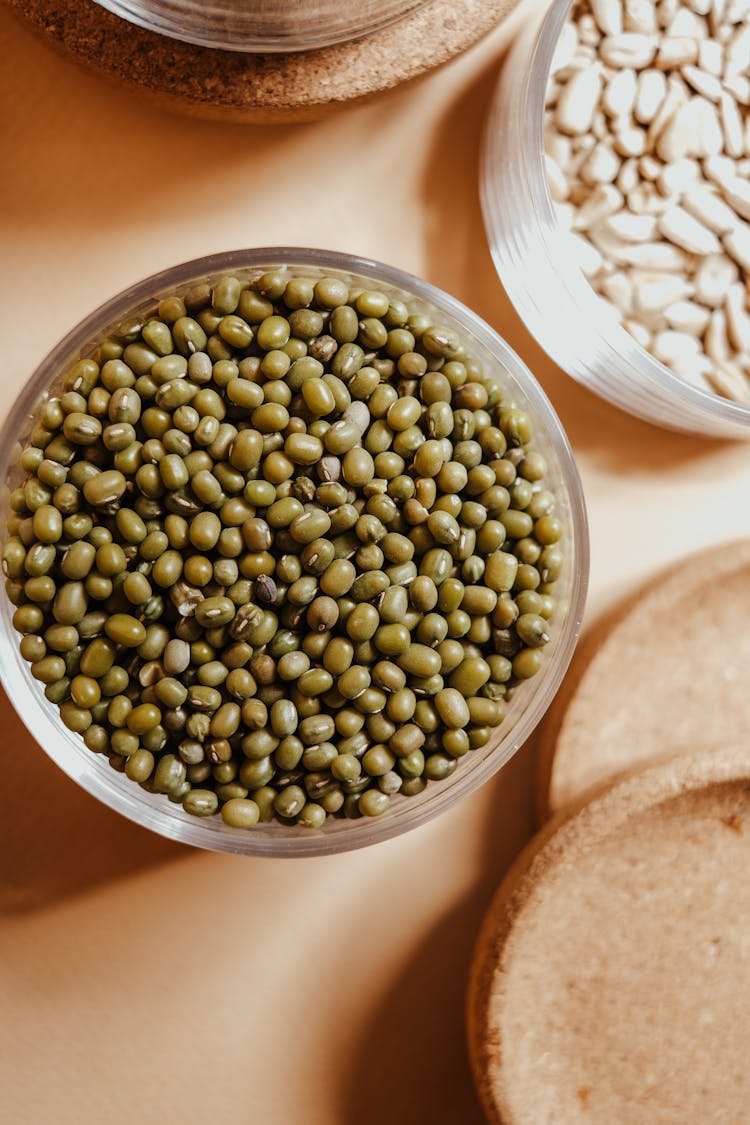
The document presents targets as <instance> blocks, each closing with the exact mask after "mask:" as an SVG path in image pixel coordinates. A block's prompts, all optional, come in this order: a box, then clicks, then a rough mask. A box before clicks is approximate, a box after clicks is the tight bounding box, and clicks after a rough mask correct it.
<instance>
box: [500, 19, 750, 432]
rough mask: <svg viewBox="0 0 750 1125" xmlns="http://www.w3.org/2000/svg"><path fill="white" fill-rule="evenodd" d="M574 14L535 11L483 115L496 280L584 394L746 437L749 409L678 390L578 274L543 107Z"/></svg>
mask: <svg viewBox="0 0 750 1125" xmlns="http://www.w3.org/2000/svg"><path fill="white" fill-rule="evenodd" d="M572 7H573V0H555V2H554V3H553V4H552V6H551V7H550V8H549V9H547V8H546V7H542V6H539V7H535V8H534V9H533V10H532V12H531V14H530V17H529V19H528V21H527V23H526V24H525V26H524V28H523V30H522V31H521V33H520V35H519V36H518V38H517V40H516V41H515V43H514V45H513V47H512V49H511V51H510V53H509V55H508V57H507V58H506V60H505V63H504V66H503V71H502V74H501V76H500V80H499V82H498V86H497V90H496V93H495V96H494V99H493V102H492V106H491V109H490V113H489V117H488V121H487V127H486V133H485V141H484V147H483V155H482V168H481V194H482V207H483V211H484V217H485V224H486V227H487V233H488V238H489V243H490V248H491V251H492V257H493V260H494V262H495V267H496V269H497V272H498V275H499V277H500V279H501V281H502V283H503V285H504V287H505V289H506V291H507V293H508V296H509V297H510V299H511V301H512V302H513V304H514V305H515V307H516V310H517V311H518V313H519V315H520V316H521V318H522V319H523V321H524V323H525V324H526V326H527V327H528V329H529V331H530V332H531V333H532V334H533V335H534V336H535V337H536V339H537V340H538V341H539V343H540V344H541V346H542V347H543V348H544V350H545V351H546V352H547V353H548V355H549V356H550V357H551V358H552V359H553V360H554V361H555V362H556V363H557V364H559V366H560V367H561V368H562V369H563V370H564V371H566V372H567V374H568V375H570V376H572V378H574V379H576V380H577V381H578V382H579V383H581V384H583V386H585V387H588V388H589V389H590V390H592V391H594V392H595V393H596V394H598V395H600V396H601V397H602V398H604V399H606V400H607V401H609V402H611V403H613V404H614V405H616V406H618V407H620V408H621V409H623V410H626V411H628V412H629V413H630V414H633V415H635V416H636V417H639V418H642V419H645V420H647V421H650V422H654V423H656V424H658V425H660V426H664V427H666V428H668V429H674V430H681V431H684V432H687V433H696V434H705V435H710V436H715V437H732V438H745V439H747V438H750V406H747V405H745V404H743V403H741V402H737V401H731V400H730V399H728V398H723V397H721V396H720V395H719V394H716V393H713V392H712V391H710V390H709V389H705V390H704V389H702V387H700V386H698V385H694V384H692V383H689V382H687V381H685V380H684V379H683V378H681V376H679V375H677V374H676V373H675V372H674V371H671V370H670V369H669V368H668V367H667V366H665V365H664V364H663V363H661V362H660V361H659V360H658V359H656V358H655V357H654V356H653V355H652V354H651V353H650V352H648V351H646V350H645V349H644V348H643V347H641V346H640V345H639V344H638V343H637V342H636V340H635V339H634V338H633V336H631V335H630V334H629V333H628V332H627V331H626V330H625V329H624V328H623V327H622V325H621V324H620V322H619V316H618V314H617V311H616V309H615V308H614V306H612V305H609V304H608V302H605V301H604V300H602V299H601V298H600V297H599V296H598V295H597V294H596V293H595V291H594V289H593V288H592V286H591V285H590V284H589V282H588V281H587V279H586V277H585V276H584V274H583V273H582V271H581V268H580V265H579V264H578V263H579V260H580V259H579V257H578V255H577V251H576V249H575V248H574V242H573V239H572V237H571V235H570V233H569V231H567V230H566V229H565V228H564V226H563V225H562V224H561V223H560V222H559V220H558V218H557V216H556V214H555V209H554V205H553V202H552V198H551V195H550V189H549V186H548V180H547V173H546V170H545V162H544V116H545V99H546V92H547V88H548V84H549V80H550V73H551V70H552V67H553V60H554V56H555V50H556V47H557V45H558V41H559V39H560V35H561V32H562V30H563V28H564V27H565V25H566V23H567V21H568V19H569V16H570V13H571V8H572Z"/></svg>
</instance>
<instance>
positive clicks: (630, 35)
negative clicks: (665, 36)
mask: <svg viewBox="0 0 750 1125" xmlns="http://www.w3.org/2000/svg"><path fill="white" fill-rule="evenodd" d="M658 46H659V40H658V39H657V37H656V36H655V35H640V34H638V33H637V32H632V31H624V32H623V33H622V34H621V35H608V36H607V38H606V39H603V40H602V43H601V48H600V51H601V57H602V60H603V61H604V62H605V63H606V64H607V65H608V66H614V67H622V66H632V67H634V68H635V69H636V70H641V69H642V68H643V67H644V66H648V65H649V63H650V62H651V60H652V59H653V57H654V55H655V54H656V51H657V48H658Z"/></svg>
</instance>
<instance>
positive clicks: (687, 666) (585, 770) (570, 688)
mask: <svg viewBox="0 0 750 1125" xmlns="http://www.w3.org/2000/svg"><path fill="white" fill-rule="evenodd" d="M749 617H750V540H739V541H735V542H731V543H723V544H719V545H717V546H714V547H711V548H709V549H708V550H704V551H701V552H700V553H698V554H695V555H691V556H690V557H689V558H687V559H686V560H684V561H681V562H679V563H677V564H674V565H672V566H671V567H670V568H669V569H668V570H667V571H665V572H664V573H662V574H661V575H660V576H659V577H658V578H657V579H656V580H655V581H653V582H651V583H650V584H649V585H648V586H646V587H645V588H644V589H642V590H639V591H638V593H637V594H635V595H633V596H632V597H631V598H629V599H628V600H627V602H626V603H625V604H624V605H622V606H620V607H619V609H618V610H616V611H615V613H614V614H612V615H610V616H609V617H608V618H607V619H606V620H604V621H603V622H602V623H601V624H600V625H599V626H598V627H596V628H595V629H594V630H593V631H591V632H590V633H589V634H588V636H587V637H586V638H585V639H584V641H583V642H582V644H581V645H579V648H578V650H577V652H576V656H575V658H574V661H573V664H572V666H571V669H570V672H569V673H568V675H567V677H566V679H565V681H564V684H563V687H562V689H561V691H560V692H559V693H558V695H557V698H556V699H555V702H554V704H553V706H552V708H551V709H550V711H549V712H548V714H547V716H546V717H545V720H544V723H543V725H542V728H541V730H540V734H539V742H538V746H539V750H540V758H539V771H538V786H537V798H538V806H539V812H540V817H541V819H544V817H545V816H547V815H549V814H551V813H554V812H556V811H557V810H558V809H563V808H565V807H567V806H568V805H570V803H571V802H572V801H575V800H576V799H577V798H578V797H580V796H581V794H583V793H585V792H586V791H589V790H591V789H593V788H594V787H596V786H597V785H600V784H601V783H603V782H605V781H609V780H612V779H613V778H614V777H615V776H616V775H617V774H619V773H621V772H622V771H624V770H629V769H631V768H633V767H636V766H643V765H646V764H648V763H650V762H654V761H656V760H658V759H660V758H664V757H671V756H672V755H674V754H679V753H684V752H689V751H692V750H699V749H701V748H703V747H714V746H715V747H720V746H726V745H733V744H734V743H736V742H737V741H738V739H743V738H747V739H748V743H749V744H750V690H748V686H749V684H748V668H750V629H748V628H747V626H746V622H747V620H748V618H749Z"/></svg>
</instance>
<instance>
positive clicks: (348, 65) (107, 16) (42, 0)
mask: <svg viewBox="0 0 750 1125" xmlns="http://www.w3.org/2000/svg"><path fill="white" fill-rule="evenodd" d="M6 2H7V3H8V4H9V6H10V7H11V8H12V9H14V10H15V11H16V12H17V13H18V15H19V16H21V17H23V18H24V19H25V20H26V21H28V22H29V23H30V24H31V26H32V27H33V28H35V29H36V30H37V31H39V32H41V33H43V34H44V36H45V37H46V38H47V39H48V40H49V41H50V42H51V43H53V44H54V45H55V46H57V47H60V48H62V49H63V50H64V51H65V52H66V53H68V54H69V55H71V56H72V57H73V58H75V59H76V60H77V61H78V62H80V63H83V64H84V65H85V66H86V67H88V68H89V69H91V70H95V71H97V72H98V73H100V74H102V75H104V76H106V77H107V78H111V79H113V80H115V81H116V82H119V83H123V84H124V85H126V86H129V87H133V88H138V89H139V90H142V91H143V92H145V93H147V94H149V95H151V96H152V97H154V98H156V99H157V101H158V102H159V103H161V104H162V105H163V106H165V107H167V108H171V109H176V110H180V111H182V112H188V113H191V114H194V115H197V116H200V117H210V118H217V119H220V120H222V121H239V122H259V123H263V122H273V121H280V122H281V121H302V120H309V119H314V118H318V117H322V116H324V115H325V114H326V113H327V112H330V111H331V110H333V109H335V108H336V107H337V106H341V105H345V104H348V103H351V102H357V101H363V100H366V99H369V98H372V97H373V96H374V95H375V94H378V93H380V92H381V91H384V90H389V89H391V88H392V87H394V86H397V85H399V84H400V83H402V82H406V81H408V80H410V79H413V78H417V77H419V76H420V75H423V74H426V73H427V72H428V71H430V70H432V69H434V68H435V67H436V66H439V65H440V64H441V63H444V62H447V61H448V60H449V59H451V58H453V57H454V56H455V55H458V54H460V53H461V52H462V51H465V50H466V49H467V48H468V47H470V46H471V45H472V44H473V43H475V42H477V40H479V39H481V38H482V36H483V35H485V34H486V33H487V32H488V31H490V30H491V29H492V28H493V27H494V26H495V25H496V24H498V23H500V22H501V21H502V20H503V19H504V18H505V17H506V16H507V15H508V14H509V13H510V12H511V11H512V10H513V8H514V7H515V6H516V4H517V3H518V0H425V3H424V4H423V5H422V6H421V7H419V8H417V9H416V10H415V11H413V12H410V13H408V14H407V15H406V16H404V17H403V18H402V19H400V20H398V21H397V22H396V23H393V24H391V25H390V26H389V27H386V28H384V29H382V30H380V31H378V32H376V33H375V34H373V35H368V36H364V37H362V38H361V39H357V40H353V41H351V42H349V43H344V44H339V45H338V46H334V47H327V48H325V49H323V50H318V51H305V52H298V53H294V54H268V55H260V54H248V53H245V52H234V51H218V50H211V49H209V48H206V47H196V46H194V45H193V44H190V43H182V42H180V41H179V40H176V39H170V38H167V37H166V36H163V35H158V34H156V33H155V32H151V31H146V30H144V29H143V28H140V27H136V26H135V25H133V24H130V23H128V22H126V21H125V20H123V19H120V18H119V17H118V16H115V15H113V14H112V13H111V12H108V11H106V10H105V9H104V8H101V7H100V6H99V5H98V4H96V3H94V0H6Z"/></svg>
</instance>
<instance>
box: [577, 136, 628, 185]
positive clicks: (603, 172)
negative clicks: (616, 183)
mask: <svg viewBox="0 0 750 1125" xmlns="http://www.w3.org/2000/svg"><path fill="white" fill-rule="evenodd" d="M619 170H620V158H619V157H618V156H616V155H615V153H613V152H612V150H611V149H610V148H607V146H606V145H603V144H598V145H595V146H594V148H592V150H591V152H590V153H589V154H588V156H587V157H586V159H585V160H584V162H583V164H582V165H581V167H580V170H579V174H580V177H581V179H582V180H583V181H584V182H585V183H587V184H611V183H612V181H613V180H614V178H615V176H616V175H617V173H618V172H619Z"/></svg>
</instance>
